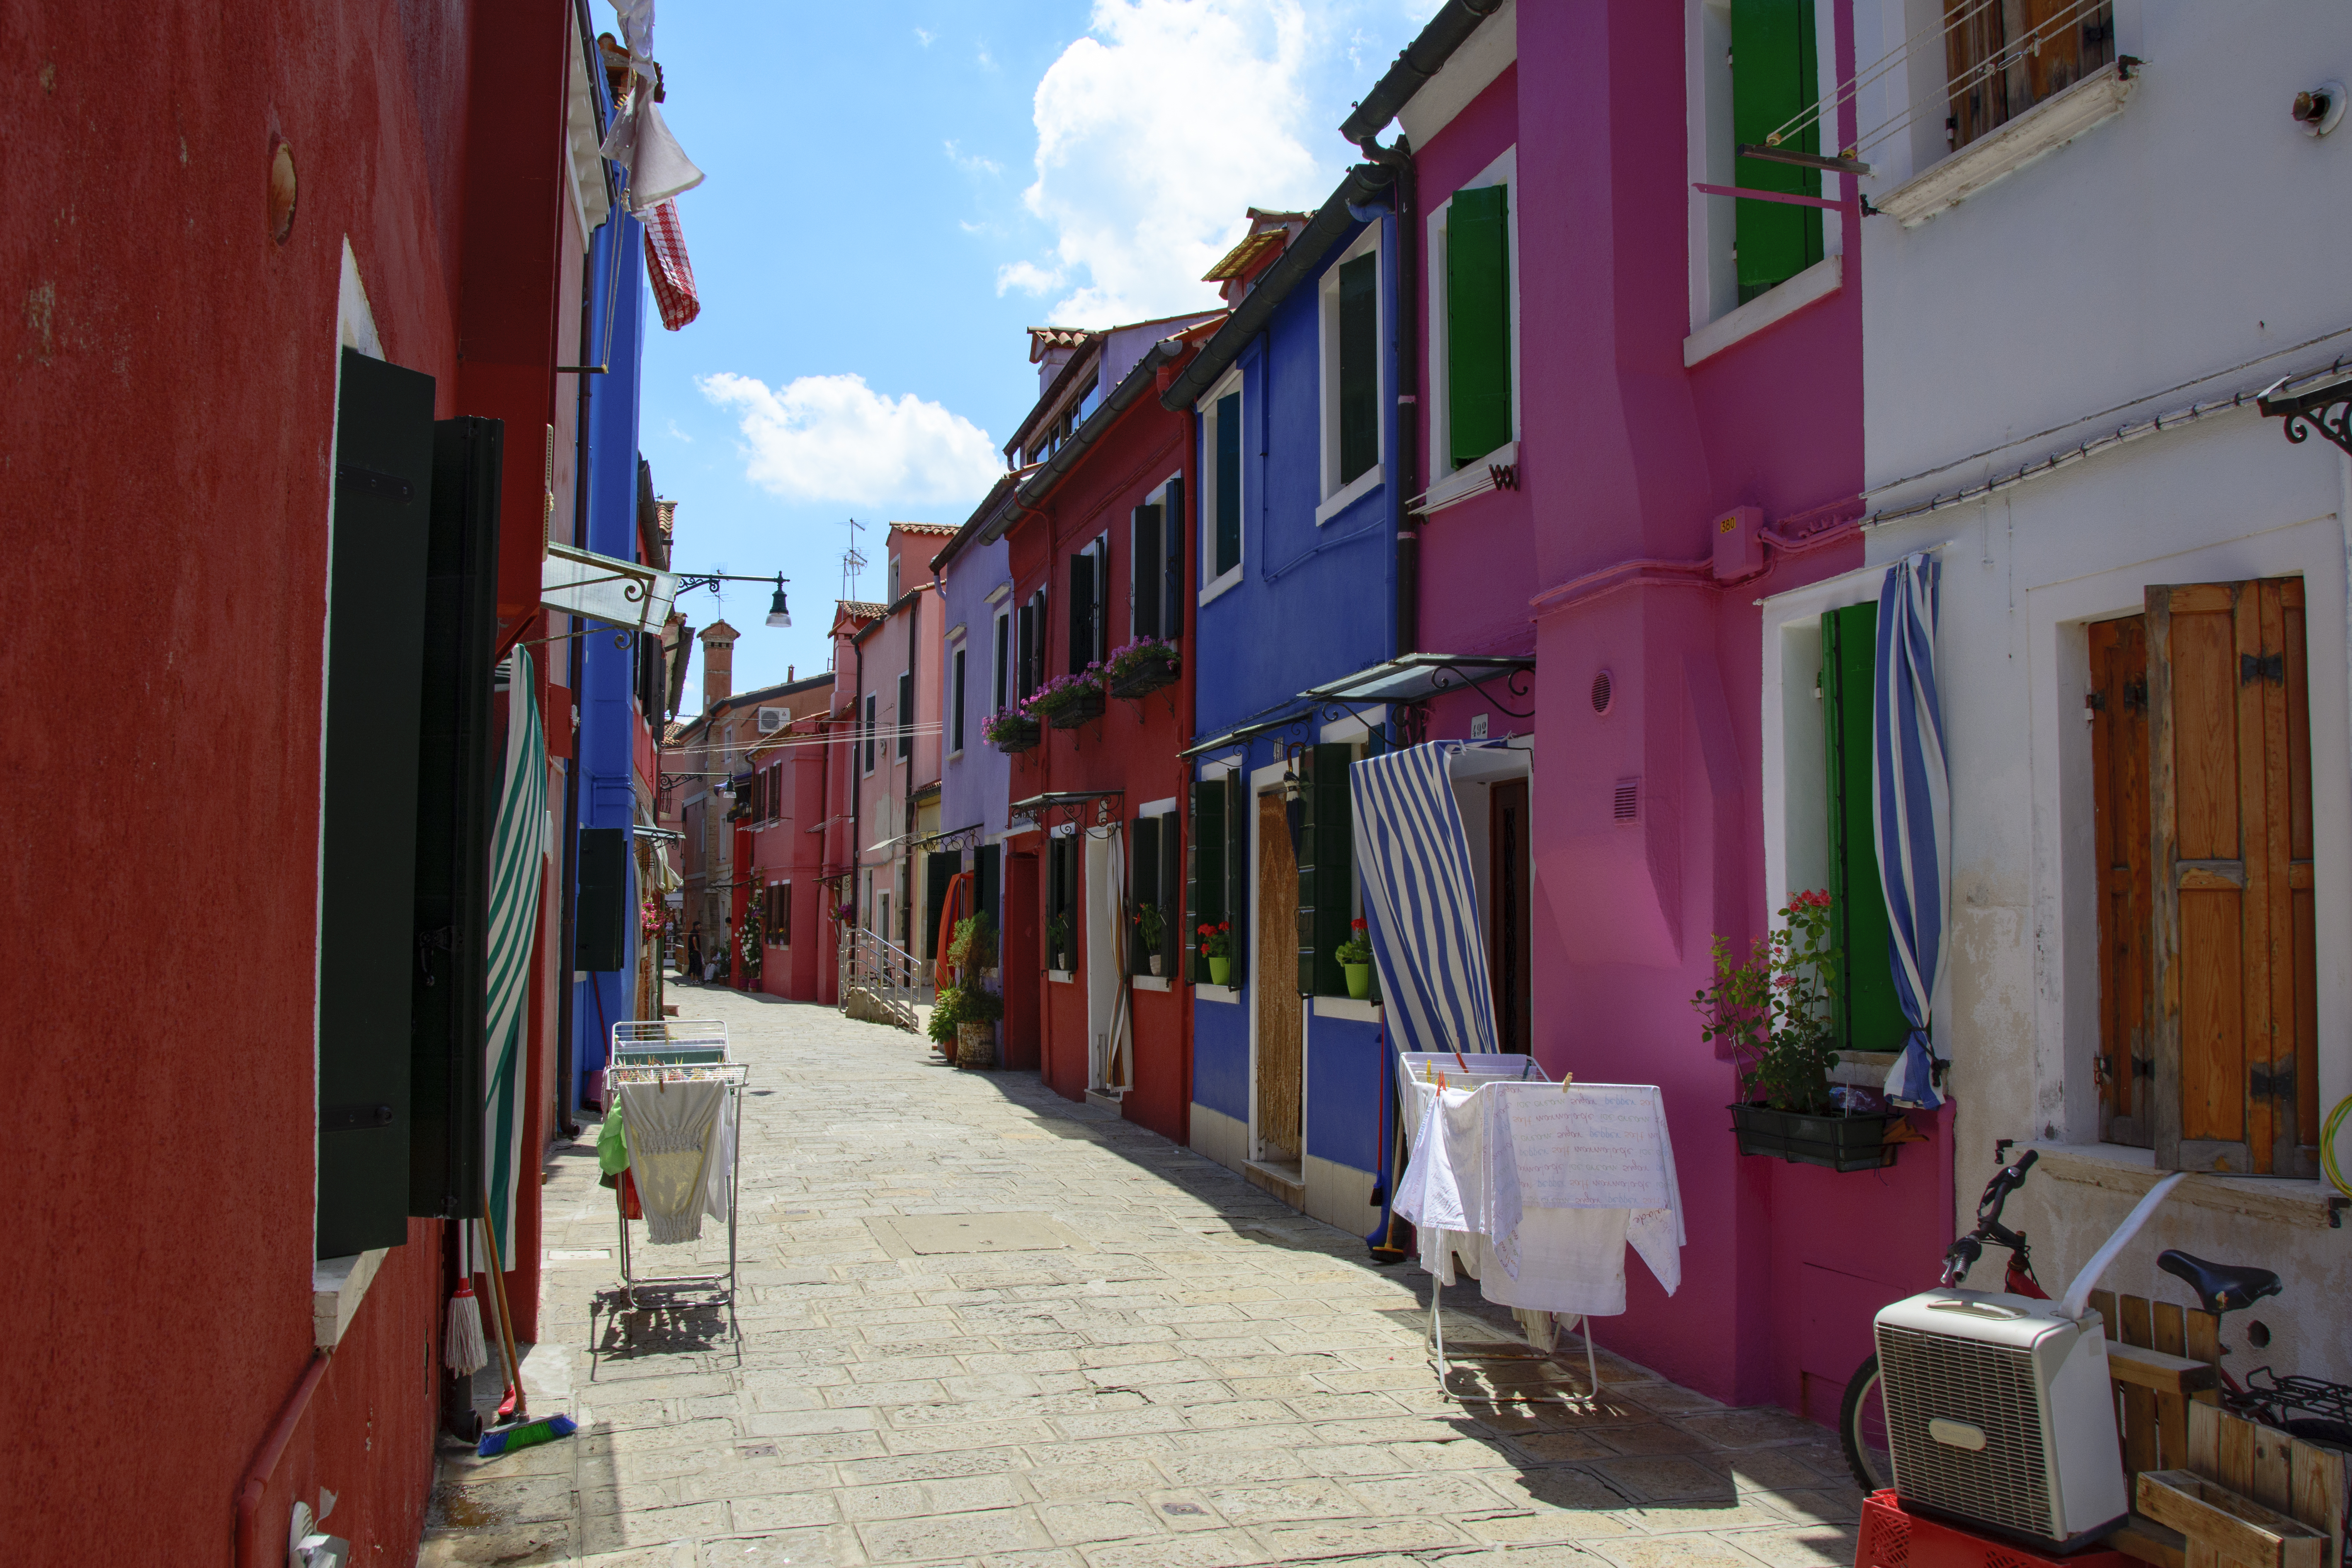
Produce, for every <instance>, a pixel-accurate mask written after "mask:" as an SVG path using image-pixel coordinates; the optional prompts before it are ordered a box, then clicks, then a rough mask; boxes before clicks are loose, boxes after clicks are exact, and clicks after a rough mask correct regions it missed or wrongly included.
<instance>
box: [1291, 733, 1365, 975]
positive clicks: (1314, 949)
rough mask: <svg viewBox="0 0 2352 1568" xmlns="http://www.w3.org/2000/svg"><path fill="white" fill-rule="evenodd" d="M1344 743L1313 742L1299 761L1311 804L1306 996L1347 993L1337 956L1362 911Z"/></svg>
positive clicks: (1305, 876)
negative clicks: (1358, 903)
mask: <svg viewBox="0 0 2352 1568" xmlns="http://www.w3.org/2000/svg"><path fill="white" fill-rule="evenodd" d="M1353 760H1354V756H1353V752H1352V751H1351V749H1350V748H1349V747H1347V746H1344V745H1337V746H1313V747H1310V748H1308V750H1307V752H1306V754H1305V755H1303V756H1301V757H1300V758H1299V759H1298V762H1299V767H1300V769H1301V772H1300V773H1299V789H1300V795H1301V800H1302V803H1303V804H1304V805H1305V806H1306V811H1305V814H1304V820H1303V825H1302V826H1301V827H1300V830H1299V835H1298V989H1299V992H1300V994H1302V995H1308V996H1345V995H1346V994H1348V976H1347V973H1346V972H1345V971H1344V970H1342V969H1341V968H1340V967H1339V960H1338V959H1337V958H1336V957H1334V956H1333V954H1334V953H1335V952H1337V951H1338V949H1339V944H1340V943H1341V942H1345V941H1347V940H1348V926H1349V921H1351V920H1353V919H1354V917H1355V912H1356V888H1355V882H1356V866H1355V847H1354V843H1353V841H1352V839H1351V838H1350V837H1349V831H1350V830H1349V818H1348V805H1349V803H1348V764H1349V763H1350V762H1352V761H1353Z"/></svg>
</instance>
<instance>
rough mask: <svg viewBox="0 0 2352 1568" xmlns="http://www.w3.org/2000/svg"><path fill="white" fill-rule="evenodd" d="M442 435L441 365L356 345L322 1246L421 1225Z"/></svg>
mask: <svg viewBox="0 0 2352 1568" xmlns="http://www.w3.org/2000/svg"><path fill="white" fill-rule="evenodd" d="M433 448H434V429H433V378H432V377H431V376H429V375H421V374H418V373H416V372H415V371H412V370H403V369H402V368H400V367H399V366H398V365H392V364H386V363H383V362H382V361H380V360H373V359H370V358H368V357H367V356H366V355H364V354H362V353H356V352H354V351H352V350H350V349H346V350H344V351H343V354H342V374H341V386H340V389H339V392H338V406H337V410H336V418H335V490H334V514H333V516H334V526H333V533H332V535H331V547H330V550H329V554H328V565H327V573H328V576H327V595H328V601H327V602H328V611H329V614H328V622H327V670H326V687H327V693H326V715H325V717H326V737H325V742H326V745H325V749H326V767H325V774H324V778H323V780H322V790H321V799H320V824H319V838H320V845H319V851H320V857H319V876H320V883H319V979H318V986H319V992H318V1031H319V1067H318V1096H319V1100H318V1130H319V1131H318V1139H319V1164H318V1183H319V1185H318V1215H317V1217H318V1232H317V1234H318V1256H319V1257H320V1258H339V1257H343V1256H346V1255H348V1254H351V1253H355V1252H364V1251H366V1250H368V1249H369V1248H371V1247H398V1246H400V1245H401V1244H403V1243H404V1242H405V1241H406V1240H407V1239H408V1208H409V1138H410V1126H409V1117H410V1106H411V1099H410V1090H411V1073H412V1063H411V1056H412V1052H413V1051H414V1049H415V1043H414V1041H413V1039H412V1037H411V1025H412V1018H411V1014H410V1005H411V987H412V986H413V984H415V976H416V973H417V961H418V956H419V953H418V948H417V936H418V932H417V929H416V912H417V911H416V851H417V838H416V805H417V782H418V776H419V770H418V759H419V752H420V747H419V744H418V739H419V733H420V729H419V727H420V723H421V721H422V719H423V715H424V707H423V685H424V671H425V614H426V588H425V574H426V570H427V563H428V560H429V556H430V550H429V546H430V542H431V531H432V526H431V511H432V493H433V466H434V464H433V458H434V449H433ZM520 700H528V699H527V698H524V699H520ZM283 1131H284V1135H285V1136H286V1137H287V1138H289V1139H296V1140H299V1137H300V1135H301V1133H300V1130H299V1129H296V1128H288V1129H285V1130H283Z"/></svg>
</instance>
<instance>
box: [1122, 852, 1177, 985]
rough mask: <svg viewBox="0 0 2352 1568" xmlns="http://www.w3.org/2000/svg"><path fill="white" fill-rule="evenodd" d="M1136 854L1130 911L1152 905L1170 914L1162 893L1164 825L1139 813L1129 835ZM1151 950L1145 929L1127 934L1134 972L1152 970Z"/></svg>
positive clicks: (1130, 882)
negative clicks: (1162, 833) (1161, 896)
mask: <svg viewBox="0 0 2352 1568" xmlns="http://www.w3.org/2000/svg"><path fill="white" fill-rule="evenodd" d="M1128 842H1129V847H1130V848H1131V850H1132V855H1131V857H1130V858H1129V863H1128V868H1127V876H1128V887H1129V894H1128V902H1129V913H1130V914H1135V915H1139V914H1141V913H1142V910H1143V906H1144V905H1146V904H1150V906H1151V907H1152V908H1153V909H1155V910H1160V916H1161V918H1162V919H1163V920H1164V919H1165V918H1166V917H1167V905H1166V904H1165V903H1164V902H1163V901H1162V900H1161V899H1160V824H1159V823H1158V822H1156V821H1154V820H1153V819H1151V818H1150V817H1148V816H1139V817H1137V818H1136V819H1135V826H1134V829H1133V831H1132V832H1131V834H1130V835H1129V840H1128ZM1150 957H1151V950H1150V949H1149V948H1147V947H1145V946H1144V945H1143V928H1142V927H1141V926H1140V925H1135V926H1132V927H1131V928H1130V929H1129V931H1128V933H1127V969H1128V973H1130V974H1149V973H1151V964H1150Z"/></svg>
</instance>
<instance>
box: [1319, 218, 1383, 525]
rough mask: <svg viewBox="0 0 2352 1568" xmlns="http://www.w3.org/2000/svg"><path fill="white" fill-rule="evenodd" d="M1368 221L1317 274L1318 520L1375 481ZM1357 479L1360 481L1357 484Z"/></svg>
mask: <svg viewBox="0 0 2352 1568" xmlns="http://www.w3.org/2000/svg"><path fill="white" fill-rule="evenodd" d="M1382 232H1383V230H1382V226H1381V225H1380V224H1377V223H1375V224H1373V225H1371V226H1368V227H1367V228H1366V229H1365V230H1364V232H1363V233H1362V235H1360V237H1358V238H1357V240H1356V242H1355V244H1353V245H1352V246H1350V247H1349V249H1348V253H1347V254H1346V255H1345V256H1343V257H1341V258H1340V260H1339V265H1338V266H1337V267H1334V268H1331V269H1330V270H1328V272H1326V273H1324V275H1323V284H1322V291H1321V311H1322V315H1321V332H1322V343H1323V388H1322V391H1323V396H1322V417H1323V491H1322V493H1323V498H1324V500H1325V501H1326V503H1327V504H1326V505H1325V506H1324V507H1321V508H1318V510H1317V512H1316V521H1318V522H1323V521H1328V519H1329V518H1330V517H1332V516H1334V515H1336V514H1337V513H1338V512H1339V510H1340V509H1341V508H1342V507H1344V506H1345V505H1347V503H1348V502H1349V501H1352V500H1355V499H1356V497H1357V496H1359V495H1360V494H1362V493H1363V491H1364V490H1365V489H1369V488H1370V486H1371V485H1373V484H1376V483H1378V482H1379V475H1378V474H1377V473H1375V472H1374V469H1376V468H1378V467H1379V465H1380V460H1381V293H1380V281H1381V279H1380V267H1381V250H1380V247H1381V233H1382ZM1358 480H1363V481H1364V482H1363V484H1362V485H1358V483H1357V481H1358Z"/></svg>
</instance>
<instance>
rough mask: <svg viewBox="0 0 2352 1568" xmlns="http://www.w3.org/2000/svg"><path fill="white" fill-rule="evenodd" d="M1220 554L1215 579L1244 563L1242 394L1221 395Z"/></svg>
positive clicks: (1212, 577)
mask: <svg viewBox="0 0 2352 1568" xmlns="http://www.w3.org/2000/svg"><path fill="white" fill-rule="evenodd" d="M1216 530H1217V558H1216V562H1215V568H1216V569H1215V570H1214V571H1213V572H1211V573H1210V574H1209V577H1210V579H1211V580H1212V581H1213V580H1214V579H1216V578H1219V577H1222V576H1223V575H1224V574H1226V573H1228V572H1230V571H1232V570H1233V569H1234V567H1236V566H1238V565H1240V564H1241V563H1242V395H1241V394H1240V393H1238V392H1229V393H1227V394H1225V395H1224V396H1223V397H1220V398H1218V399H1217V505H1216Z"/></svg>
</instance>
